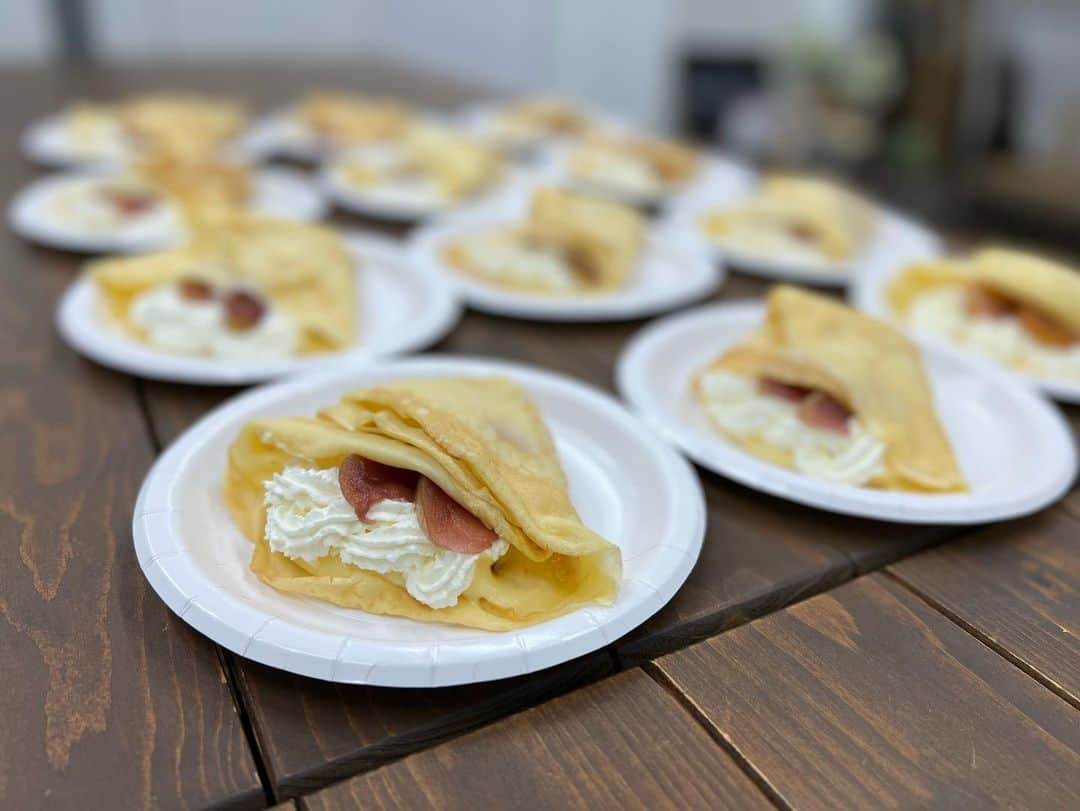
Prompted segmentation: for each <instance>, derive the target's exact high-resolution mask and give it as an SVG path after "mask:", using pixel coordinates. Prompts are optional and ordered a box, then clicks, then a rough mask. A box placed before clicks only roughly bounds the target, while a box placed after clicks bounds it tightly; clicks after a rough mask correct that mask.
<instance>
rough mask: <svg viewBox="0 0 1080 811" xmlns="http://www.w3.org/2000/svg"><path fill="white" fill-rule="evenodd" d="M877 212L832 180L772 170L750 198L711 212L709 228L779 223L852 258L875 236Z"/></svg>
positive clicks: (721, 232) (825, 250)
mask: <svg viewBox="0 0 1080 811" xmlns="http://www.w3.org/2000/svg"><path fill="white" fill-rule="evenodd" d="M876 221H877V213H876V211H875V210H874V207H873V205H872V204H870V203H869V202H867V201H866V200H864V199H863V198H862V197H860V196H859V195H857V194H855V193H854V192H852V191H850V190H849V189H846V188H844V187H842V186H839V185H836V184H835V183H831V182H829V181H825V180H821V179H819V178H815V177H808V176H800V175H772V176H770V177H767V178H766V179H765V180H764V181H763V182H762V184H761V188H760V189H759V190H758V191H757V193H756V194H755V195H754V196H753V197H751V198H749V199H748V200H746V201H744V202H742V203H739V204H737V205H733V206H730V207H728V208H725V209H722V210H719V211H714V212H710V213H709V214H707V215H705V217H704V218H703V220H702V227H703V228H704V230H705V232H706V233H708V234H709V235H711V236H713V237H718V238H721V239H722V238H723V237H725V236H726V235H728V234H730V233H731V232H732V231H734V230H736V229H737V228H740V227H742V226H744V225H745V224H747V223H750V224H753V225H761V226H765V227H769V228H775V229H777V230H779V231H783V232H785V233H788V234H790V235H791V236H792V237H793V238H795V239H796V240H797V241H798V242H800V243H802V244H805V245H808V246H810V247H813V248H815V249H817V250H818V251H820V252H821V254H822V255H823V256H824V257H826V258H828V259H831V260H835V261H847V260H849V259H852V258H853V257H854V256H855V255H856V254H857V253H858V252H859V251H860V250H862V248H863V246H864V245H865V244H866V243H867V242H868V241H869V240H870V238H871V237H872V235H873V232H874V228H875V227H876Z"/></svg>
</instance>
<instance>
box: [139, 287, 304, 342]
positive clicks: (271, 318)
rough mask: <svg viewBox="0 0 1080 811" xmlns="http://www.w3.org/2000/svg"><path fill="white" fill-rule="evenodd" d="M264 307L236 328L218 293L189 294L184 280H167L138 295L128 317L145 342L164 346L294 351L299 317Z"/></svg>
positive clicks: (268, 306)
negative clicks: (183, 289) (257, 315)
mask: <svg viewBox="0 0 1080 811" xmlns="http://www.w3.org/2000/svg"><path fill="white" fill-rule="evenodd" d="M266 307H267V309H266V312H265V313H263V314H262V316H261V317H260V318H259V319H258V321H257V322H256V323H255V324H253V325H251V326H249V327H247V328H245V329H236V328H235V327H233V326H230V324H229V319H228V313H227V311H226V306H225V303H224V302H223V301H222V300H221V299H220V298H207V299H191V298H187V297H185V296H184V295H183V293H182V292H181V285H180V284H164V285H160V286H158V287H154V288H152V289H150V290H147V291H146V292H145V293H140V294H139V295H138V296H136V297H135V298H134V299H133V300H132V302H131V309H130V317H131V320H132V322H133V323H134V324H136V325H137V326H139V327H140V328H141V329H142V330H143V332H144V334H145V336H146V342H147V343H148V344H150V345H151V346H153V347H156V348H157V349H160V350H162V351H164V352H170V353H173V354H177V355H196V356H208V357H214V358H223V359H230V360H239V359H263V358H281V357H287V356H289V355H292V354H293V353H294V352H295V351H296V349H297V345H298V344H299V331H298V329H297V326H296V323H295V322H294V321H293V320H292V319H291V318H290V317H289V316H288V315H286V314H285V313H283V312H281V310H278V309H276V308H274V307H272V306H270V304H269V302H267V303H266Z"/></svg>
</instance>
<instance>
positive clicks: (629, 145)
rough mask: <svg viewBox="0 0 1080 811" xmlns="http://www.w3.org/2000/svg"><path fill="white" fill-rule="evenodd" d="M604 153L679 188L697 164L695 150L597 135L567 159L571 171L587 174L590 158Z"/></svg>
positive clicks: (656, 140) (648, 140) (674, 144)
mask: <svg viewBox="0 0 1080 811" xmlns="http://www.w3.org/2000/svg"><path fill="white" fill-rule="evenodd" d="M605 153H611V154H615V155H626V156H628V157H630V158H634V159H637V160H640V161H642V162H644V163H645V164H646V165H648V166H649V168H650V169H651V170H652V172H653V173H654V174H655V176H656V178H657V179H658V180H659V181H660V182H661V183H663V184H664V185H665V186H679V185H682V184H684V183H686V182H687V181H689V180H691V179H692V178H693V177H694V175H695V174H696V173H697V170H698V166H699V164H700V158H699V156H698V153H697V151H696V150H694V149H692V148H691V147H689V146H686V145H685V144H680V143H678V142H676V141H669V140H665V139H662V138H640V137H631V136H625V135H612V134H610V133H598V134H596V135H593V136H591V137H590V138H589V139H588V140H586V141H585V142H584V143H583V144H582V147H581V149H580V150H579V151H578V152H576V153H574V154H573V155H572V156H571V167H572V170H573V171H575V172H578V173H583V174H586V175H587V174H589V173H590V170H591V168H592V164H593V162H594V156H599V155H602V154H605Z"/></svg>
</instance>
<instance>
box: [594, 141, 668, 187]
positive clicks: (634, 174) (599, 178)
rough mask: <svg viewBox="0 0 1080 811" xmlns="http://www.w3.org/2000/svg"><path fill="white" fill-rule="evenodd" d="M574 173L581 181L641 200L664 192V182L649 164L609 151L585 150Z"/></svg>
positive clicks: (633, 157)
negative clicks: (640, 198)
mask: <svg viewBox="0 0 1080 811" xmlns="http://www.w3.org/2000/svg"><path fill="white" fill-rule="evenodd" d="M573 171H574V176H575V178H576V179H577V180H578V181H582V182H584V183H587V184H589V185H595V186H600V187H602V188H605V189H611V190H612V191H617V192H624V193H626V194H632V195H634V196H638V197H647V196H654V195H658V194H661V193H662V192H663V191H664V182H663V180H661V179H660V177H659V176H658V175H657V174H656V172H655V170H654V169H653V168H652V166H651V165H650V164H649V162H648V161H646V160H643V159H641V158H638V157H635V156H634V155H628V154H625V153H622V152H616V151H614V150H610V149H588V150H587V151H586V150H583V151H582V152H581V153H579V154H578V155H577V156H576V159H575V161H574V170H573Z"/></svg>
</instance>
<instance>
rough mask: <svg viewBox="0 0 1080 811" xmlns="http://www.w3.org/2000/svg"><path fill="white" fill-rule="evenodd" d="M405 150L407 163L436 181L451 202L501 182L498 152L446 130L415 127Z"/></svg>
mask: <svg viewBox="0 0 1080 811" xmlns="http://www.w3.org/2000/svg"><path fill="white" fill-rule="evenodd" d="M403 148H404V152H405V156H406V159H407V160H408V161H409V162H410V163H412V164H413V165H415V166H417V167H419V168H420V170H421V171H422V172H424V173H425V174H428V175H430V176H431V177H433V178H435V181H436V182H437V183H438V184H439V186H440V188H441V189H442V191H443V193H444V194H445V195H446V196H447V197H448V198H449V199H451V200H461V199H464V198H466V197H469V196H472V195H473V194H476V193H477V192H479V191H481V190H482V189H484V188H485V187H487V186H489V185H490V184H491V183H492V182H494V181H495V180H496V179H497V178H498V176H499V174H500V173H501V172H502V168H503V161H502V158H501V157H500V156H499V153H498V152H496V151H495V150H493V149H491V148H489V147H487V146H485V145H484V144H482V143H480V142H479V141H476V140H474V139H472V138H467V137H463V136H461V135H458V134H456V133H454V132H453V131H451V130H449V129H446V128H444V127H434V126H417V127H411V128H410V129H409V131H408V133H407V134H406V135H405V138H404V143H403Z"/></svg>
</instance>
